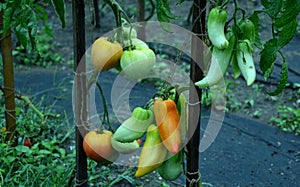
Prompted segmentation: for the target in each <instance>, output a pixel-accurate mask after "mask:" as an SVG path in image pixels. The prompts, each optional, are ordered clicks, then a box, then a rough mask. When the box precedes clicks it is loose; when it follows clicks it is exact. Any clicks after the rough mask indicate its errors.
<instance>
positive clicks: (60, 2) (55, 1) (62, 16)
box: [51, 0, 66, 28]
mask: <svg viewBox="0 0 300 187" xmlns="http://www.w3.org/2000/svg"><path fill="white" fill-rule="evenodd" d="M51 2H52V5H53V7H54V10H55V12H56V14H57V15H58V18H59V20H60V22H61V27H62V28H65V27H66V11H65V9H66V7H65V2H64V0H51Z"/></svg>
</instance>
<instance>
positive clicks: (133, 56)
mask: <svg viewBox="0 0 300 187" xmlns="http://www.w3.org/2000/svg"><path fill="white" fill-rule="evenodd" d="M155 61H156V56H155V53H154V52H153V51H152V50H151V49H149V48H143V49H134V50H128V51H124V53H123V55H122V57H121V62H120V65H121V68H122V70H123V73H124V74H125V75H126V76H128V77H130V78H133V79H141V78H144V77H145V76H147V75H149V74H150V71H151V69H152V67H153V66H154V64H155Z"/></svg>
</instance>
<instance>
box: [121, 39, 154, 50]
mask: <svg viewBox="0 0 300 187" xmlns="http://www.w3.org/2000/svg"><path fill="white" fill-rule="evenodd" d="M131 44H132V46H133V49H138V50H141V49H149V47H148V45H147V44H146V43H145V42H144V41H142V40H140V39H138V38H133V39H131ZM129 46H130V40H125V41H124V47H129Z"/></svg>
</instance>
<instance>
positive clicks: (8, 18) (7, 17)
mask: <svg viewBox="0 0 300 187" xmlns="http://www.w3.org/2000/svg"><path fill="white" fill-rule="evenodd" d="M13 12H14V10H13V8H11V7H9V8H7V9H6V10H5V11H4V15H3V19H4V20H3V33H4V34H6V33H7V31H8V30H9V29H10V26H11V22H12V15H13Z"/></svg>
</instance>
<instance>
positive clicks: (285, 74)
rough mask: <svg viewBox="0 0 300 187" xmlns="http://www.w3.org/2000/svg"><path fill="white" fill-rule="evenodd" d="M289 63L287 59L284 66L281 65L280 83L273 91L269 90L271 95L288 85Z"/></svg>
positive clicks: (276, 93)
mask: <svg viewBox="0 0 300 187" xmlns="http://www.w3.org/2000/svg"><path fill="white" fill-rule="evenodd" d="M288 72H289V69H288V64H287V63H286V61H285V59H284V60H283V63H282V67H281V77H280V80H279V85H278V86H277V88H276V90H274V91H273V92H267V93H268V94H269V95H271V96H275V95H278V94H279V93H280V92H281V91H282V90H283V89H284V88H285V86H286V84H287V82H288Z"/></svg>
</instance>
